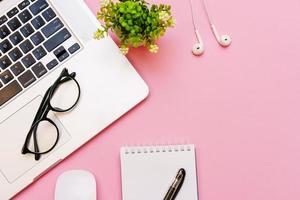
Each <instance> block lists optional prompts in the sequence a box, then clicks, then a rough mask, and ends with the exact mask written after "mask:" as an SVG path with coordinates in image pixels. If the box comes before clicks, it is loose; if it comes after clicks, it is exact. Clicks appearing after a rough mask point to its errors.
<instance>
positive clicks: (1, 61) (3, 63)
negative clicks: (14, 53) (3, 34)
mask: <svg viewBox="0 0 300 200" xmlns="http://www.w3.org/2000/svg"><path fill="white" fill-rule="evenodd" d="M11 64H12V63H11V61H10V59H9V58H8V57H7V56H3V57H2V58H0V67H1V69H6V68H8V67H9V66H10V65H11Z"/></svg>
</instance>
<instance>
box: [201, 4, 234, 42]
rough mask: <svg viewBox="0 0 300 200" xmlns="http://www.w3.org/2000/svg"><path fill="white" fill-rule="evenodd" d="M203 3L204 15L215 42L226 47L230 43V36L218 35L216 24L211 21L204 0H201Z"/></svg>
mask: <svg viewBox="0 0 300 200" xmlns="http://www.w3.org/2000/svg"><path fill="white" fill-rule="evenodd" d="M202 3H203V7H204V10H205V13H206V16H207V18H208V21H209V24H210V27H211V30H212V32H213V34H214V36H215V38H216V40H217V42H218V43H219V44H220V45H221V46H222V47H228V46H229V45H230V44H231V38H230V36H229V35H221V36H220V35H219V32H218V31H217V28H216V26H215V25H214V23H213V20H212V17H211V16H210V14H209V12H208V7H207V3H206V0H202Z"/></svg>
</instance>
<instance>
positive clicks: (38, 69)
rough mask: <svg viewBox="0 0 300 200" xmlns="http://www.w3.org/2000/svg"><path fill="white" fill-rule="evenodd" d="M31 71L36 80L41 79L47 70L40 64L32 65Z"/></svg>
mask: <svg viewBox="0 0 300 200" xmlns="http://www.w3.org/2000/svg"><path fill="white" fill-rule="evenodd" d="M31 69H32V71H33V73H34V74H35V75H36V76H37V77H38V78H40V77H42V76H43V75H44V74H46V73H47V69H46V68H45V67H44V65H43V64H42V63H41V62H39V63H37V64H36V65H34V66H33V67H32V68H31Z"/></svg>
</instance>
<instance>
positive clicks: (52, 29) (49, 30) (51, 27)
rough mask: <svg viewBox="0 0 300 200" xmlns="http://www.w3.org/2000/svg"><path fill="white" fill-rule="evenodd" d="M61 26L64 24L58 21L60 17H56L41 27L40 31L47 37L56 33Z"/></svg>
mask: <svg viewBox="0 0 300 200" xmlns="http://www.w3.org/2000/svg"><path fill="white" fill-rule="evenodd" d="M63 26H64V25H63V23H62V22H61V21H60V19H58V18H56V19H55V20H53V21H52V22H50V23H49V24H47V25H46V26H45V27H44V28H42V32H43V34H44V35H45V36H46V37H47V38H48V37H50V36H51V35H53V34H54V33H56V32H57V31H58V30H60V29H61V28H62V27H63Z"/></svg>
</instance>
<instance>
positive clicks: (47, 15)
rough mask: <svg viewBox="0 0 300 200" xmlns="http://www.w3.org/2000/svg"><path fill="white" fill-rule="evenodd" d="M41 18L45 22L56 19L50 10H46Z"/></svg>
mask: <svg viewBox="0 0 300 200" xmlns="http://www.w3.org/2000/svg"><path fill="white" fill-rule="evenodd" d="M42 15H43V17H44V18H45V19H46V21H47V22H49V21H50V20H51V19H53V18H54V17H56V14H55V12H54V11H53V10H52V8H48V9H47V10H45V11H44V12H43V13H42Z"/></svg>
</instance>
